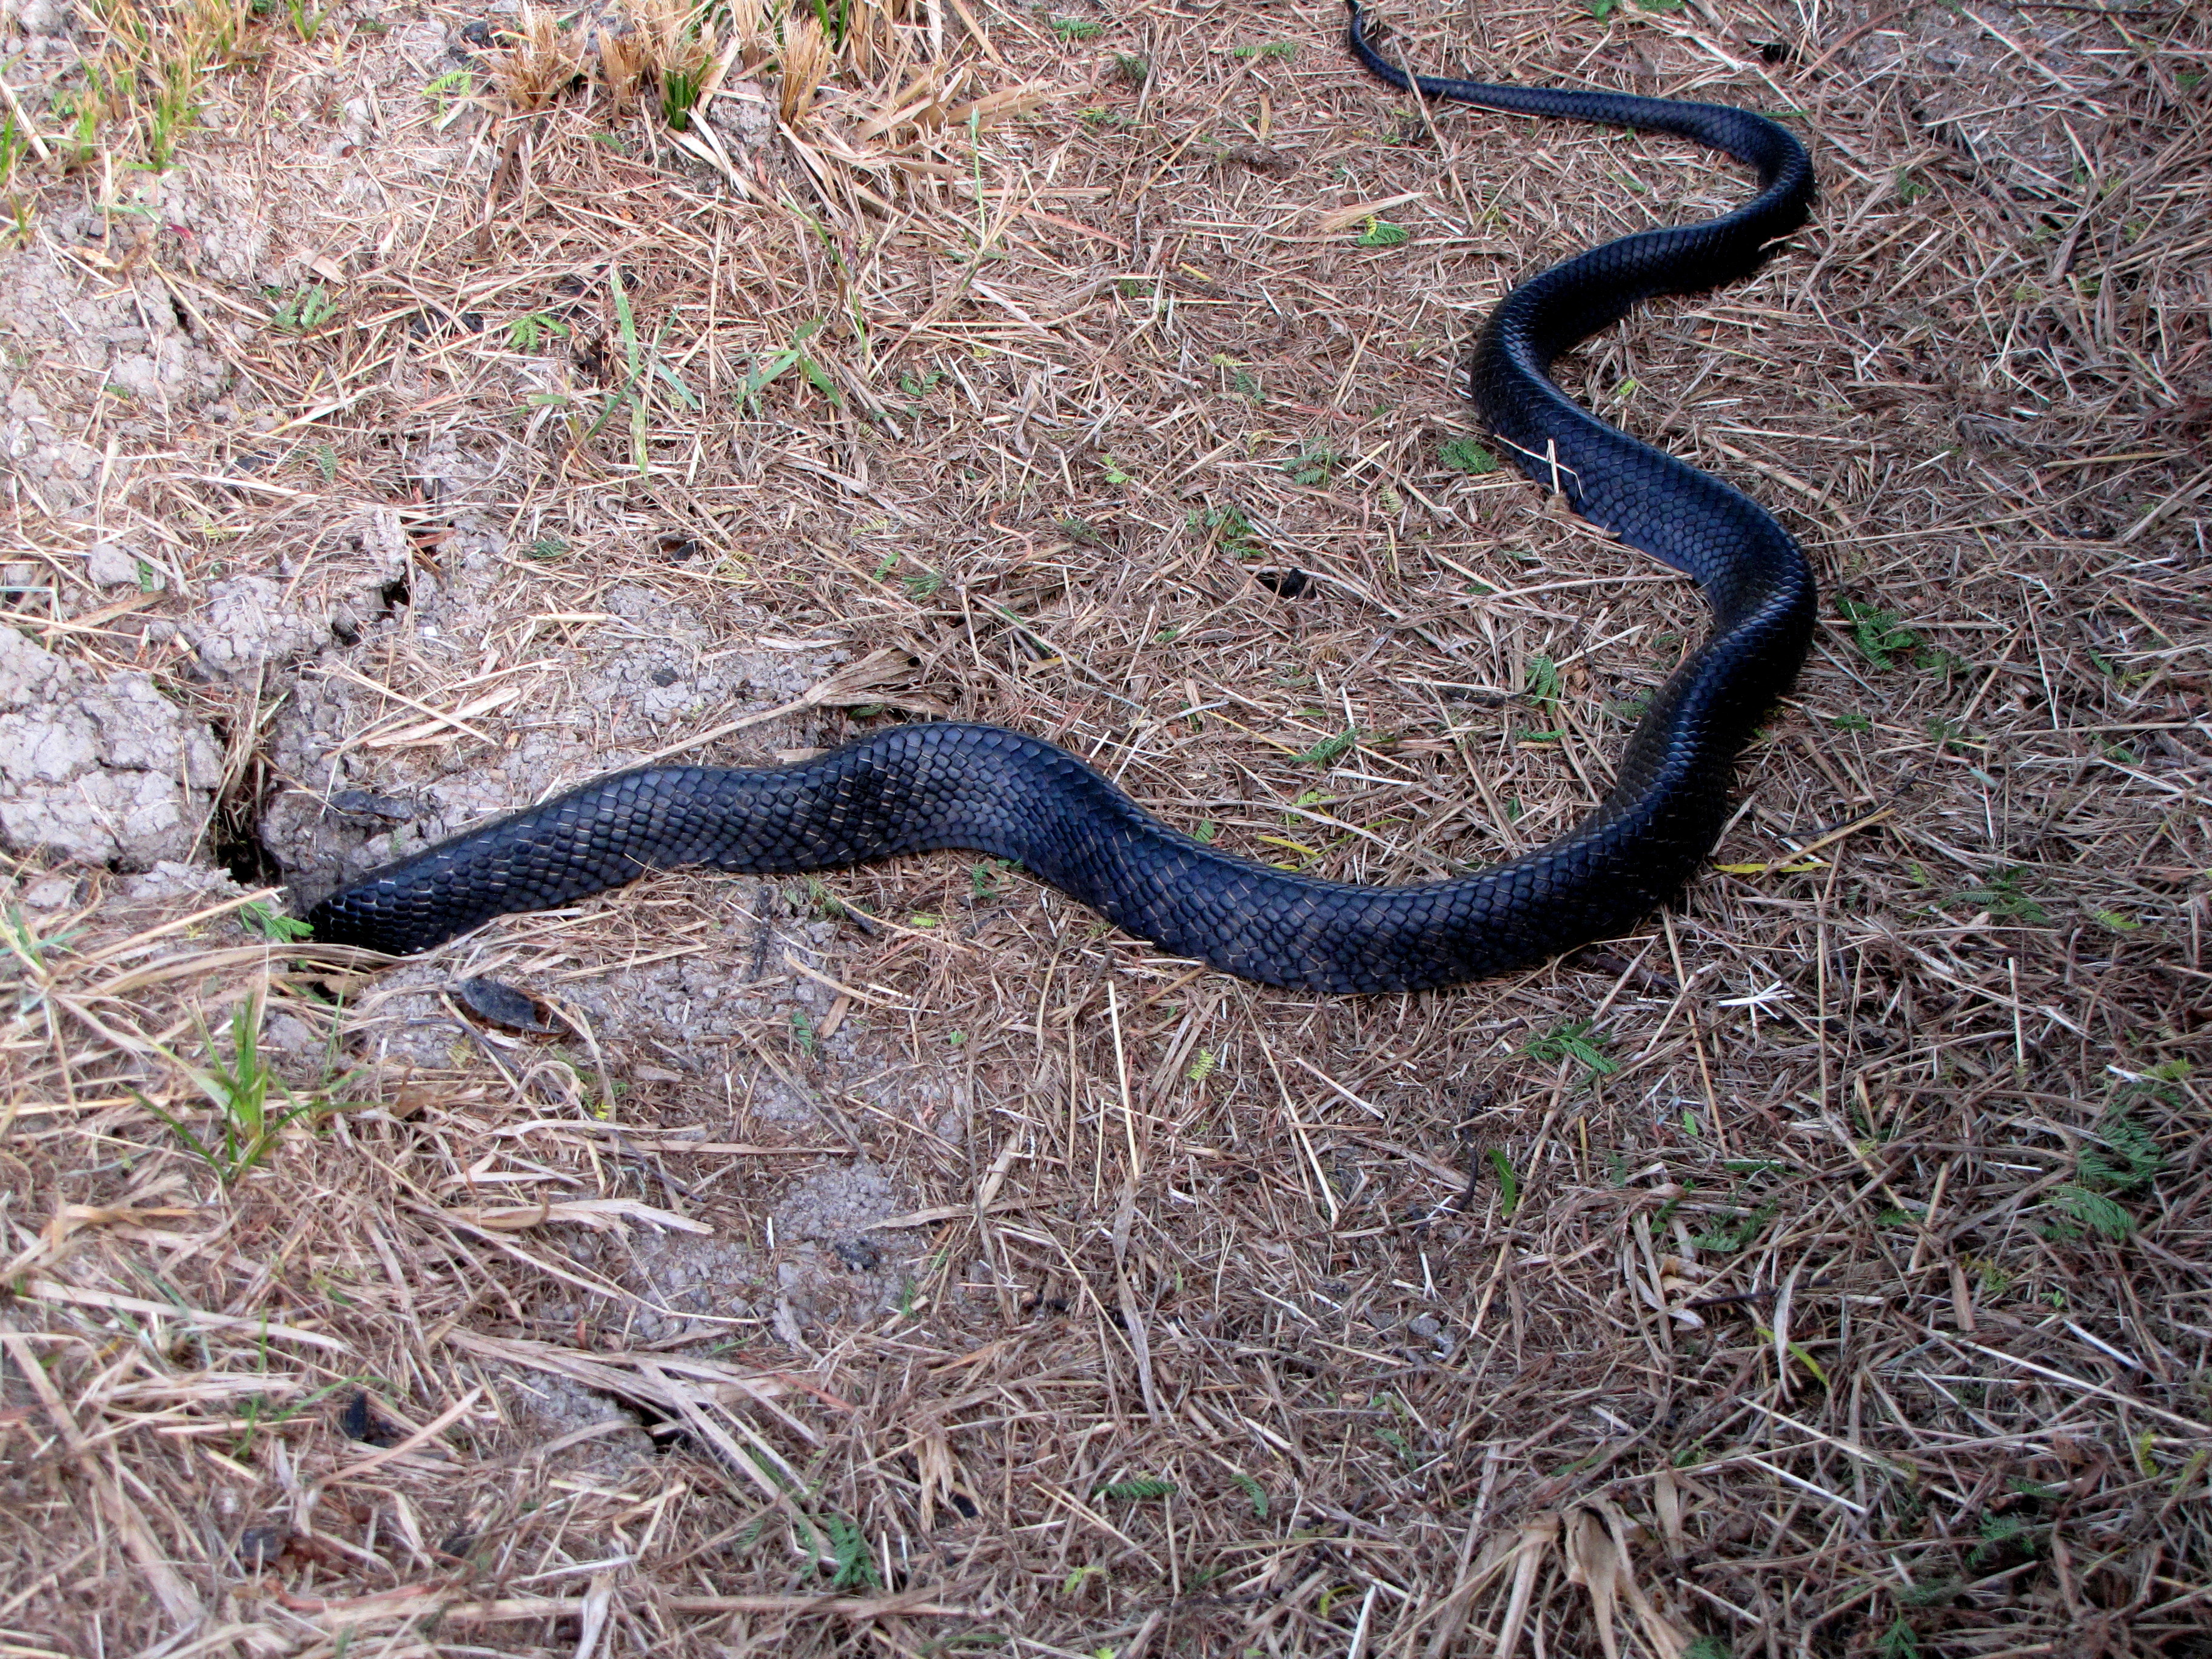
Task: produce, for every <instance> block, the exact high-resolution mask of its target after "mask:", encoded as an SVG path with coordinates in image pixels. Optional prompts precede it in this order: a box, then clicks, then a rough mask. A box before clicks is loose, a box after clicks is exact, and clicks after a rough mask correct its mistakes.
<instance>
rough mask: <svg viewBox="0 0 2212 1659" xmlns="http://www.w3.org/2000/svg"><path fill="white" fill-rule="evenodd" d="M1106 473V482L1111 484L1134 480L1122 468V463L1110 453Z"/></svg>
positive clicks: (1107, 458)
mask: <svg viewBox="0 0 2212 1659" xmlns="http://www.w3.org/2000/svg"><path fill="white" fill-rule="evenodd" d="M1105 473H1106V482H1107V483H1109V484H1125V483H1131V482H1133V480H1132V479H1131V478H1130V477H1129V475H1128V474H1127V472H1125V471H1122V470H1121V462H1119V461H1117V460H1115V459H1114V457H1113V455H1112V454H1111V453H1109V454H1108V455H1107V457H1106V466H1105Z"/></svg>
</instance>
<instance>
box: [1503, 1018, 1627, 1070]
mask: <svg viewBox="0 0 2212 1659" xmlns="http://www.w3.org/2000/svg"><path fill="white" fill-rule="evenodd" d="M1610 1041H1611V1039H1610V1038H1608V1037H1607V1036H1604V1035H1603V1034H1602V1033H1600V1032H1595V1031H1593V1030H1590V1022H1589V1021H1588V1020H1586V1019H1577V1020H1572V1021H1570V1022H1569V1023H1568V1024H1565V1025H1555V1026H1553V1028H1552V1029H1551V1030H1548V1031H1547V1032H1545V1033H1544V1034H1543V1035H1542V1036H1534V1037H1531V1038H1530V1039H1529V1040H1528V1042H1525V1043H1523V1044H1522V1047H1521V1052H1522V1054H1526V1055H1527V1056H1528V1058H1529V1059H1531V1060H1534V1061H1536V1062H1537V1063H1538V1064H1539V1065H1542V1066H1556V1065H1559V1063H1560V1062H1562V1061H1564V1060H1572V1061H1574V1062H1575V1064H1577V1066H1581V1067H1582V1068H1583V1073H1584V1076H1585V1079H1588V1078H1596V1077H1610V1076H1611V1075H1612V1074H1613V1073H1615V1072H1617V1071H1619V1070H1620V1061H1619V1060H1612V1059H1608V1058H1607V1056H1606V1054H1605V1053H1604V1051H1603V1050H1604V1045H1605V1044H1606V1043H1607V1042H1610Z"/></svg>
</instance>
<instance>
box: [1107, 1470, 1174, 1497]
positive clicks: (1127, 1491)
mask: <svg viewBox="0 0 2212 1659" xmlns="http://www.w3.org/2000/svg"><path fill="white" fill-rule="evenodd" d="M1175 1494H1176V1483H1175V1482H1174V1481H1172V1480H1158V1479H1155V1478H1153V1477H1152V1476H1149V1475H1141V1476H1139V1477H1138V1478H1137V1479H1136V1480H1116V1481H1114V1482H1112V1483H1110V1484H1109V1485H1107V1486H1099V1487H1097V1488H1096V1489H1095V1490H1094V1491H1093V1492H1092V1493H1091V1496H1093V1497H1094V1498H1120V1499H1122V1500H1124V1501H1125V1502H1128V1503H1138V1504H1141V1503H1148V1502H1150V1501H1152V1499H1154V1498H1172V1497H1174V1496H1175Z"/></svg>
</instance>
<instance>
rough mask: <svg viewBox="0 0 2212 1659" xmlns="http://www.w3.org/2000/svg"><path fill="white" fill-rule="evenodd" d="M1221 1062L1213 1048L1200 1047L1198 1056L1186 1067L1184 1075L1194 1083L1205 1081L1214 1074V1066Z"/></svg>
mask: <svg viewBox="0 0 2212 1659" xmlns="http://www.w3.org/2000/svg"><path fill="white" fill-rule="evenodd" d="M1220 1063H1221V1062H1220V1061H1219V1060H1217V1059H1216V1058H1215V1057H1214V1053H1213V1050H1212V1049H1211V1048H1200V1050H1199V1051H1198V1054H1197V1057H1196V1058H1195V1059H1194V1060H1192V1061H1191V1062H1190V1064H1189V1066H1188V1067H1186V1068H1185V1069H1184V1072H1183V1076H1184V1077H1185V1078H1186V1079H1188V1080H1189V1081H1191V1082H1193V1083H1203V1082H1205V1081H1206V1079H1208V1078H1210V1077H1212V1075H1213V1072H1214V1068H1215V1067H1216V1066H1218V1065H1219V1064H1220Z"/></svg>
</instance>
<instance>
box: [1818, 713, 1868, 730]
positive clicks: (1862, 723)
mask: <svg viewBox="0 0 2212 1659" xmlns="http://www.w3.org/2000/svg"><path fill="white" fill-rule="evenodd" d="M1828 724H1829V725H1831V726H1834V727H1835V728H1836V730H1837V731H1838V732H1871V731H1873V730H1874V722H1873V721H1872V720H1869V719H1868V718H1867V717H1866V716H1865V715H1864V714H1857V713H1854V712H1851V711H1848V710H1847V711H1846V712H1844V713H1843V714H1838V715H1837V716H1835V718H1834V719H1832V720H1830V721H1829V722H1828Z"/></svg>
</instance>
